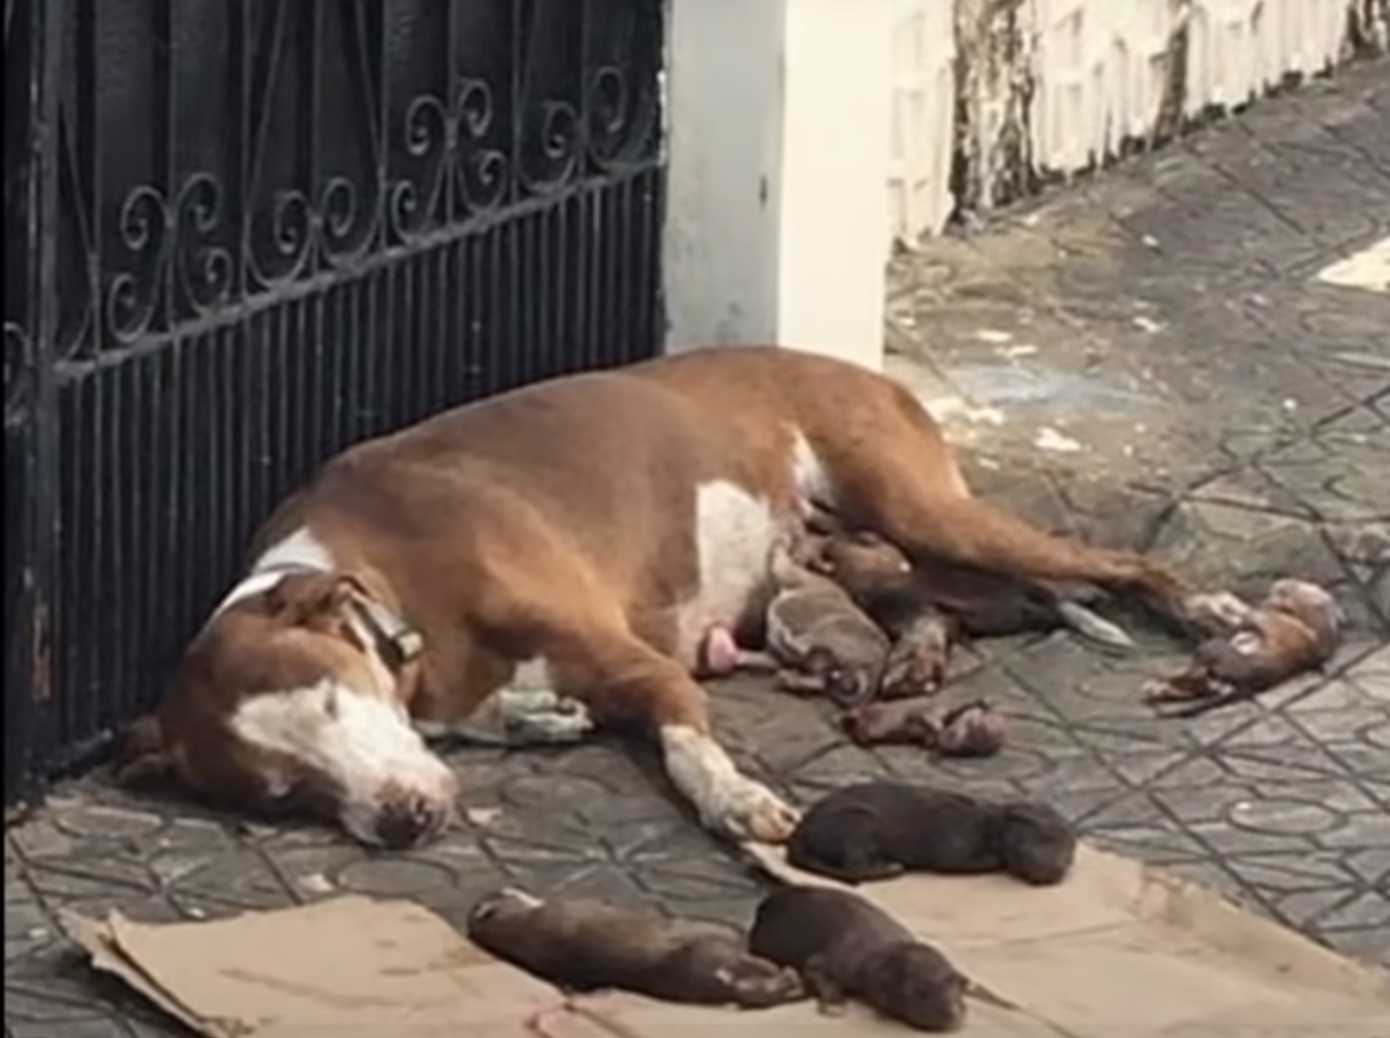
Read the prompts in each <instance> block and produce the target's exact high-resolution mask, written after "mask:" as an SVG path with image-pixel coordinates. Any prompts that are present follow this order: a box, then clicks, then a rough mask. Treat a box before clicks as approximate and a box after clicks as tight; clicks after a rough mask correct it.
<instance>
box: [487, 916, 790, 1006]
mask: <svg viewBox="0 0 1390 1038" xmlns="http://www.w3.org/2000/svg"><path fill="white" fill-rule="evenodd" d="M468 936H469V937H470V938H471V939H472V940H473V941H474V942H476V943H477V944H478V945H480V946H481V947H483V948H485V949H486V950H487V951H489V952H491V953H492V954H493V955H496V956H497V957H498V958H501V959H506V960H507V961H508V962H511V963H513V964H515V965H517V966H520V967H521V968H522V969H525V970H528V971H529V972H531V973H534V974H535V975H537V976H539V977H542V978H544V979H545V980H548V981H551V982H552V983H556V984H560V985H562V986H564V987H568V988H574V989H577V990H581V991H585V990H591V989H594V988H606V987H613V988H623V989H625V990H627V991H636V992H639V993H641V994H644V995H651V996H653V997H655V998H664V999H669V1000H671V1001H675V1002H698V1003H706V1004H720V1003H735V1004H737V1005H740V1006H745V1007H750V1008H751V1007H761V1006H771V1005H777V1004H779V1003H782V1002H790V1001H793V1000H795V999H798V998H801V997H803V996H804V994H805V989H804V988H803V987H802V984H801V981H800V979H799V978H798V977H797V975H796V973H795V971H793V970H790V969H787V968H785V967H783V966H779V965H776V964H774V963H771V962H768V961H767V960H765V959H761V958H758V957H757V956H756V955H750V954H748V952H747V950H745V949H744V947H743V944H742V941H740V940H739V939H738V938H736V937H734V936H733V935H732V934H730V933H729V932H727V931H725V930H723V929H721V928H720V927H717V926H710V925H706V924H703V923H695V922H690V921H685V920H677V919H667V918H666V917H665V916H661V915H658V914H656V913H654V912H639V911H631V910H628V909H623V908H618V907H616V906H614V905H609V904H606V903H605V902H602V901H592V900H587V899H578V898H576V899H565V900H557V901H541V900H539V899H537V898H534V897H531V896H530V895H529V894H525V893H522V892H521V891H519V890H514V889H506V890H501V891H498V892H497V893H494V894H489V895H488V896H486V897H484V898H483V899H482V900H480V901H479V902H478V903H477V904H476V905H474V906H473V909H472V911H471V912H469V914H468Z"/></svg>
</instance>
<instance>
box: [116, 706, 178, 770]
mask: <svg viewBox="0 0 1390 1038" xmlns="http://www.w3.org/2000/svg"><path fill="white" fill-rule="evenodd" d="M172 771H173V757H172V755H171V754H170V753H169V749H168V747H167V746H165V744H164V729H163V728H162V727H161V726H160V723H159V718H158V717H156V716H155V715H154V714H146V715H145V716H144V717H139V718H136V719H135V720H134V721H132V722H131V724H130V727H129V728H127V729H126V730H125V731H124V732H122V733H121V737H120V740H119V742H118V743H117V745H116V757H115V760H114V761H113V762H112V765H111V773H112V777H113V778H114V779H115V780H116V782H117V784H119V785H122V786H136V785H143V784H144V783H146V782H153V781H156V780H159V779H164V778H167V777H168V776H169V774H170V773H171V772H172Z"/></svg>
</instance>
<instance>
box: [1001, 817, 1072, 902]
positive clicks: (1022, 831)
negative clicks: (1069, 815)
mask: <svg viewBox="0 0 1390 1038" xmlns="http://www.w3.org/2000/svg"><path fill="white" fill-rule="evenodd" d="M996 826H997V828H996V839H997V841H998V847H999V856H1000V857H1001V858H1002V859H1003V861H1004V868H1005V870H1006V871H1008V872H1009V873H1010V875H1013V876H1016V877H1018V878H1019V879H1021V880H1023V881H1025V882H1027V883H1035V884H1039V885H1041V884H1049V883H1059V882H1061V880H1062V878H1063V877H1064V876H1066V874H1067V872H1068V871H1070V869H1071V866H1072V862H1073V861H1074V860H1075V858H1076V834H1075V833H1073V832H1072V828H1071V826H1070V825H1069V824H1068V823H1067V820H1066V819H1065V818H1063V817H1062V816H1061V815H1060V814H1059V813H1058V812H1057V810H1056V809H1055V808H1053V807H1050V806H1049V805H1047V804H1040V803H1037V802H1035V801H1020V802H1018V803H1012V804H1005V805H1004V806H1003V807H1002V808H1000V814H999V818H998V819H997V821H996Z"/></svg>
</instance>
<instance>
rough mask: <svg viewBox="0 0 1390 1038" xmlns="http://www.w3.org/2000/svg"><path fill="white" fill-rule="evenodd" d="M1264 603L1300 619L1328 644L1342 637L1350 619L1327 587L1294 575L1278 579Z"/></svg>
mask: <svg viewBox="0 0 1390 1038" xmlns="http://www.w3.org/2000/svg"><path fill="white" fill-rule="evenodd" d="M1265 606H1266V608H1269V609H1277V610H1278V611H1280V612H1281V613H1288V614H1289V615H1290V616H1293V617H1296V618H1297V619H1299V620H1301V621H1302V622H1303V623H1304V624H1306V625H1307V626H1308V627H1309V628H1310V629H1311V630H1313V631H1315V632H1317V634H1318V637H1319V639H1320V640H1321V641H1323V642H1324V643H1325V644H1331V643H1332V642H1334V641H1335V640H1336V639H1337V638H1338V637H1339V636H1340V634H1341V630H1342V626H1343V625H1344V624H1345V623H1346V621H1347V615H1346V612H1345V611H1344V610H1343V609H1342V607H1341V605H1339V604H1338V602H1337V600H1336V599H1335V598H1333V597H1332V594H1331V592H1329V591H1328V590H1327V589H1326V588H1322V587H1319V586H1318V585H1317V584H1313V583H1310V582H1309V581H1306V580H1295V579H1293V578H1291V577H1286V578H1284V579H1283V580H1276V581H1275V582H1274V583H1273V584H1272V585H1271V586H1270V589H1269V594H1268V595H1267V596H1266V597H1265Z"/></svg>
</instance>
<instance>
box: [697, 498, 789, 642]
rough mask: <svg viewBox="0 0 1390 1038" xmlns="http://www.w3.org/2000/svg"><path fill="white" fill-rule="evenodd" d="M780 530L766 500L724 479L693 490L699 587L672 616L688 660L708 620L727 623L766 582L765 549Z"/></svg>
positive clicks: (732, 619)
mask: <svg viewBox="0 0 1390 1038" xmlns="http://www.w3.org/2000/svg"><path fill="white" fill-rule="evenodd" d="M782 533H783V524H782V523H780V522H779V521H778V518H777V516H776V514H775V513H774V512H773V509H772V506H771V505H770V504H769V502H768V501H767V500H765V499H763V498H759V497H755V496H754V495H752V494H750V493H748V491H746V490H744V489H743V488H742V487H739V486H736V485H735V484H733V483H730V482H728V481H726V480H714V481H712V482H709V483H704V484H702V485H700V486H699V487H697V488H696V490H695V550H696V552H697V555H698V558H699V574H700V587H699V590H698V591H697V592H696V593H695V595H694V597H692V598H691V599H689V600H687V601H686V602H684V603H683V604H682V605H681V607H680V612H679V616H678V625H679V636H678V637H679V644H678V650H677V651H678V655H679V658H680V659H681V661H682V662H683V663H685V664H687V665H690V664H691V663H692V662H693V661H694V659H695V656H696V651H697V649H698V647H699V644H700V640H701V639H702V638H703V637H704V634H705V631H707V630H708V629H709V627H710V625H711V624H716V623H720V624H732V623H734V622H735V621H736V620H737V619H738V618H739V616H740V614H742V613H743V612H744V610H745V609H747V607H748V604H749V602H750V601H751V600H752V598H753V596H754V595H755V594H756V593H757V592H758V591H759V590H760V589H761V588H763V587H764V586H766V583H767V579H768V574H767V559H768V552H769V551H770V550H771V548H772V545H773V543H774V542H775V541H776V540H777V538H778V537H779V536H781V535H782Z"/></svg>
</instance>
